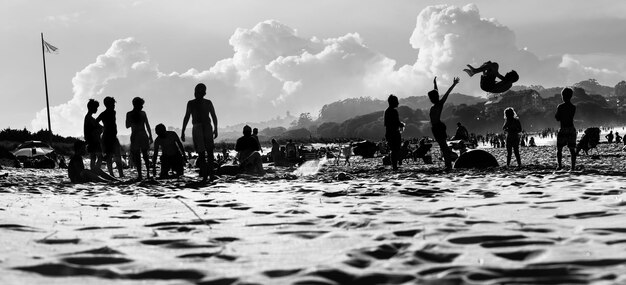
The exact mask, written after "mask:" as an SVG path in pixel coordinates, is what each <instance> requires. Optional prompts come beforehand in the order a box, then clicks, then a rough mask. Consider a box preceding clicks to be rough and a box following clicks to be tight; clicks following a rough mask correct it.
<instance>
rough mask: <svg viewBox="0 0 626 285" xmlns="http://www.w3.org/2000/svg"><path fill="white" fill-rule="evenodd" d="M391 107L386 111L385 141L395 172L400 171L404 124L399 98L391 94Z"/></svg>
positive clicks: (389, 100)
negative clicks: (399, 109) (399, 108)
mask: <svg viewBox="0 0 626 285" xmlns="http://www.w3.org/2000/svg"><path fill="white" fill-rule="evenodd" d="M387 103H389V107H387V109H386V110H385V116H384V124H385V140H386V141H387V147H389V149H390V150H391V154H390V157H391V167H392V169H393V170H394V171H396V170H398V161H399V160H400V146H401V144H402V135H401V134H400V130H401V129H402V128H404V123H402V122H400V114H399V113H398V109H397V108H398V106H399V105H400V103H399V101H398V97H396V96H395V95H393V94H391V95H389V97H388V98H387Z"/></svg>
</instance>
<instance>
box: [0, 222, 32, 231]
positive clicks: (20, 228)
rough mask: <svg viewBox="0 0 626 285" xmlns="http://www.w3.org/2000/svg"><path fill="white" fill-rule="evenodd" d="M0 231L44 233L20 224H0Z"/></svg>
mask: <svg viewBox="0 0 626 285" xmlns="http://www.w3.org/2000/svg"><path fill="white" fill-rule="evenodd" d="M0 229H5V230H10V231H16V232H43V230H40V229H37V228H33V227H29V226H23V225H18V224H0Z"/></svg>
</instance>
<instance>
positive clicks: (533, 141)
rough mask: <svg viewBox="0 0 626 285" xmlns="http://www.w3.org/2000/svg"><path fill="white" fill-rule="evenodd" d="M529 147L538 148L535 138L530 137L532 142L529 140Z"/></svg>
mask: <svg viewBox="0 0 626 285" xmlns="http://www.w3.org/2000/svg"><path fill="white" fill-rule="evenodd" d="M528 146H529V147H536V146H537V144H536V143H535V137H530V140H528Z"/></svg>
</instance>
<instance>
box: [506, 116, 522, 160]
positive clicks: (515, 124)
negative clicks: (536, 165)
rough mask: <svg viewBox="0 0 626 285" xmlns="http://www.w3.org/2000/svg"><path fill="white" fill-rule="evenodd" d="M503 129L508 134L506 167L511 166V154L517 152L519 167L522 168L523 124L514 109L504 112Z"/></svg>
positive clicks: (516, 157)
mask: <svg viewBox="0 0 626 285" xmlns="http://www.w3.org/2000/svg"><path fill="white" fill-rule="evenodd" d="M502 129H503V130H504V131H505V132H506V167H509V166H510V165H511V152H512V151H514V152H515V159H516V160H517V167H521V166H522V159H521V158H520V155H519V145H520V136H519V134H520V133H521V132H522V124H521V123H520V121H519V118H518V117H517V114H516V113H515V110H514V109H513V108H512V107H508V108H506V109H505V110H504V126H502Z"/></svg>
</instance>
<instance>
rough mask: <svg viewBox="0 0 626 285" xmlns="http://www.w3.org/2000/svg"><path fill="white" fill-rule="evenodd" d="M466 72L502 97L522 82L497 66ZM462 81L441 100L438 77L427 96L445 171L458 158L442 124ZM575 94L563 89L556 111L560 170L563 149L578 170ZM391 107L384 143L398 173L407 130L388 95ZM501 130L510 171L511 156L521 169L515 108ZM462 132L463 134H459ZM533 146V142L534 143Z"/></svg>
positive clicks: (395, 100)
mask: <svg viewBox="0 0 626 285" xmlns="http://www.w3.org/2000/svg"><path fill="white" fill-rule="evenodd" d="M467 67H468V68H467V69H464V70H463V71H465V72H466V73H467V74H468V75H469V76H470V77H472V76H473V75H475V74H478V73H482V76H481V81H480V86H481V89H483V90H484V91H486V92H490V93H502V92H505V91H507V90H509V89H510V88H511V87H512V85H513V83H514V82H517V80H519V76H518V74H517V72H515V71H514V70H513V71H510V72H508V73H507V74H506V75H504V76H503V75H501V74H500V73H499V71H498V69H499V66H498V64H497V63H495V62H491V61H488V62H485V63H484V64H483V65H481V66H480V67H479V68H474V67H472V66H471V65H467ZM459 81H460V80H459V78H458V77H455V78H454V79H453V81H452V85H451V86H450V88H448V90H447V91H446V93H445V94H444V95H443V96H441V98H440V97H439V89H438V88H437V77H435V79H434V80H433V85H434V87H433V89H432V90H431V91H430V92H428V98H429V99H430V101H431V103H432V106H431V108H430V112H429V117H430V124H431V130H432V133H433V137H434V139H435V141H436V142H437V143H438V144H439V148H440V150H441V156H442V158H443V160H444V164H445V169H446V170H450V169H451V168H452V161H453V159H454V158H455V156H456V155H455V154H454V152H453V151H452V150H451V149H450V147H449V146H448V141H447V139H448V135H447V133H446V125H445V124H444V123H443V122H442V121H441V112H442V111H443V106H444V104H445V102H446V100H447V99H448V96H449V95H450V92H451V91H452V90H453V89H454V87H455V86H456V85H457V84H458V83H459ZM573 94H574V92H573V90H572V89H571V88H564V89H563V90H562V92H561V97H562V99H563V103H562V104H560V105H559V106H558V107H557V111H556V114H555V119H556V120H557V121H558V122H559V123H560V129H559V131H558V134H557V163H558V168H559V169H560V168H562V167H563V165H562V157H563V147H565V146H567V147H568V148H569V150H570V154H571V167H572V169H574V168H575V167H576V135H577V131H576V128H575V127H574V115H575V114H576V106H574V105H573V104H572V103H571V99H572V96H573ZM387 101H388V103H389V107H388V108H387V109H386V110H385V114H384V124H385V130H386V132H385V139H386V141H387V144H388V146H389V149H390V150H391V155H390V157H391V165H392V168H393V170H397V169H398V160H399V158H400V153H401V143H402V137H401V132H402V129H403V128H404V123H402V122H401V121H400V118H399V115H398V111H397V109H396V108H397V107H398V105H399V103H398V98H397V97H396V96H395V95H393V94H392V95H389V98H388V99H387ZM461 127H462V126H461V125H460V123H459V126H458V128H457V134H456V135H455V137H456V136H465V135H466V133H467V130H465V129H464V128H461ZM502 129H503V130H504V132H505V133H506V140H505V141H506V149H507V159H506V164H507V167H508V166H510V164H511V157H512V154H515V159H516V161H517V165H518V166H521V165H522V162H521V158H520V154H519V146H520V133H521V132H522V131H523V128H522V124H521V122H520V120H519V118H518V116H517V114H516V112H515V110H514V109H513V108H512V107H509V108H506V109H505V110H504V125H503V126H502ZM459 130H460V132H459ZM533 143H534V142H533Z"/></svg>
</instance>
